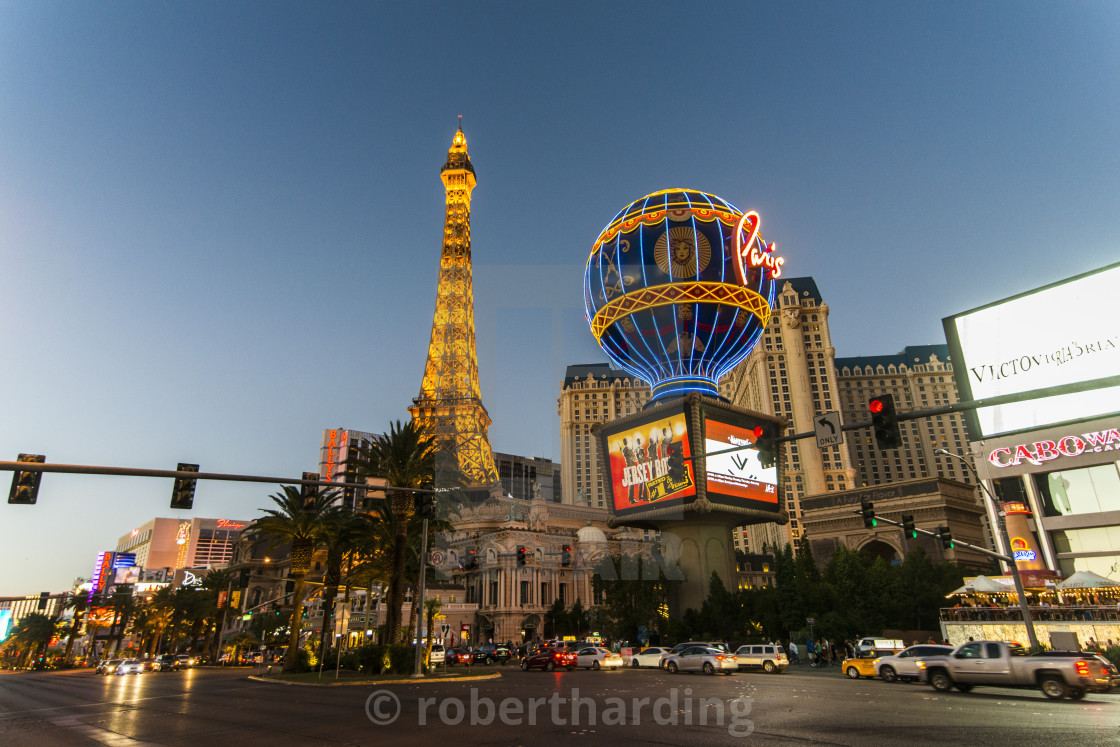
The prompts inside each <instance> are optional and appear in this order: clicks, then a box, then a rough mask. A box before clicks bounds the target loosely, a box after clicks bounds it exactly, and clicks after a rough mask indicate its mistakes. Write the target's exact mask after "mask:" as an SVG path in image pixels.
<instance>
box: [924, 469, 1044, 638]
mask: <svg viewBox="0 0 1120 747" xmlns="http://www.w3.org/2000/svg"><path fill="white" fill-rule="evenodd" d="M933 453H935V454H944V455H945V456H947V457H953V458H954V459H958V460H960V461H962V462H964V466H965V467H967V468H968V471H969V472H971V473H972V476H973V477H975V478H976V482H977V484H979V485H980V490H981V491H982V492H983V493H984V495H986V496H987V497H988V500H989V501H991V502H992V508H994V509H995V511H996V519H997V521H996V523H997V524H998V525H999V537H1000V541H1001V542H1003V548H1004V552H1007V553H1010V552H1011V538H1010V537H1009V536H1008V535H1007V521H1006V519H1005V518H1004V516H1003V506H1002V505H1001V504H1000V502H999V501H998V500H996V497H995V496H994V495H992V494H991V491H989V490H988V486H987V485H985V484H984V481H983V480H981V479H980V475H979V474H978V473H977V472H976V468H975V467H973V466H972V462H970V461H969V460H967V459H965V458H964V457H962V456H961V455H960V454H954V453H953V452H951V451H949V450H948V449H934V452H933ZM1007 563H1008V565H1010V566H1011V577H1012V578H1013V579H1014V580H1015V592H1016V593H1017V594H1018V595H1019V609H1021V610H1022V611H1023V624H1024V625H1026V627H1027V638H1028V639H1029V640H1030V643H1031V648H1038V638H1037V637H1035V634H1034V620H1033V619H1031V610H1030V607H1029V606H1027V593H1026V591H1025V590H1024V589H1023V577H1022V576H1020V575H1019V565H1018V564H1017V563H1016V562H1015V557H1014V555H1012V556H1009V557H1007Z"/></svg>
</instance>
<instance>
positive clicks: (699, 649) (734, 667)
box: [665, 646, 739, 674]
mask: <svg viewBox="0 0 1120 747" xmlns="http://www.w3.org/2000/svg"><path fill="white" fill-rule="evenodd" d="M665 669H666V670H668V672H669V674H676V673H677V672H703V673H704V674H715V673H716V672H722V673H723V674H732V673H734V672H737V671H739V662H738V661H737V660H736V659H735V654H729V653H727V652H726V651H723V650H722V649H718V648H712V647H710V646H689V647H687V648H685V649H682V650H681V651H680V652H679V653H675V654H669V655H668V656H667V657H666V660H665Z"/></svg>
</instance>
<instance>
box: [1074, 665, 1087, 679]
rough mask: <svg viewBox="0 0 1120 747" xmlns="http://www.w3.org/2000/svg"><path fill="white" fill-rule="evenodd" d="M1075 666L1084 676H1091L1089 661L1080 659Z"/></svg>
mask: <svg viewBox="0 0 1120 747" xmlns="http://www.w3.org/2000/svg"><path fill="white" fill-rule="evenodd" d="M1073 668H1074V669H1075V670H1076V671H1077V673H1078V674H1079V675H1081V676H1082V677H1088V676H1089V662H1087V661H1079V662H1077V663H1076V664H1074V665H1073Z"/></svg>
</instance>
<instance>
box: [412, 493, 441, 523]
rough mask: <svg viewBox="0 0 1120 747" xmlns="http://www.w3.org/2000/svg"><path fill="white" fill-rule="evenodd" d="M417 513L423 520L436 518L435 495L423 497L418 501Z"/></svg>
mask: <svg viewBox="0 0 1120 747" xmlns="http://www.w3.org/2000/svg"><path fill="white" fill-rule="evenodd" d="M416 509H417V513H419V514H420V518H422V519H434V518H436V497H435V496H434V495H421V496H419V497H418V498H417V499H416Z"/></svg>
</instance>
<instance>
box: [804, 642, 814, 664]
mask: <svg viewBox="0 0 1120 747" xmlns="http://www.w3.org/2000/svg"><path fill="white" fill-rule="evenodd" d="M805 653H806V655H807V656H808V657H809V666H811V667H815V666H817V647H816V645H814V643H813V639H812V638H810V639H809V640H808V641H806V642H805Z"/></svg>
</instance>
